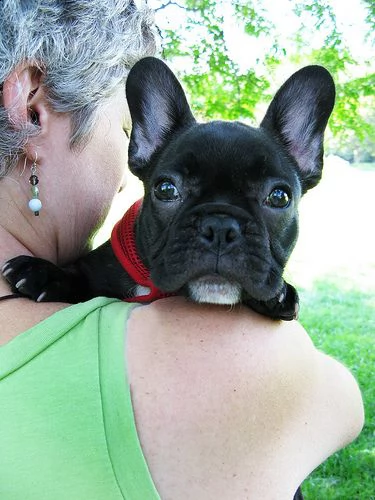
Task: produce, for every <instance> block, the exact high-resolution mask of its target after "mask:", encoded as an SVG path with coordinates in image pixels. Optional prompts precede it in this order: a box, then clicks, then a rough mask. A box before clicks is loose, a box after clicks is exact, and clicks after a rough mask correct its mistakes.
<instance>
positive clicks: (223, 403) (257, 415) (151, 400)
mask: <svg viewBox="0 0 375 500" xmlns="http://www.w3.org/2000/svg"><path fill="white" fill-rule="evenodd" d="M128 334H129V353H128V355H129V362H130V378H131V382H132V384H133V394H134V404H135V410H136V414H138V415H139V425H140V427H141V436H143V438H144V442H143V445H144V447H145V451H146V455H147V454H148V452H149V453H150V455H149V456H152V457H157V456H159V458H160V460H157V459H156V458H155V461H151V464H150V466H151V470H152V471H153V472H154V473H155V474H156V476H158V475H160V477H161V478H164V479H163V480H165V478H166V476H165V475H164V473H165V474H166V471H165V470H164V467H163V466H162V465H160V464H162V463H164V464H165V463H166V462H165V460H166V459H165V457H163V459H161V457H160V450H163V449H167V448H168V450H169V451H168V457H169V458H168V460H167V461H168V465H169V466H170V467H173V468H175V469H176V467H177V465H176V464H181V470H175V474H176V476H175V477H180V478H182V479H181V480H184V478H187V477H188V475H187V474H186V469H184V466H183V464H185V465H186V463H194V459H195V458H194V457H197V456H199V457H201V459H202V463H200V464H198V463H197V464H196V467H193V469H194V470H192V475H194V476H195V475H196V474H198V475H199V470H201V469H202V470H206V469H205V467H206V466H207V467H210V468H211V467H212V469H211V470H215V467H216V468H217V470H220V471H222V472H223V471H224V472H225V477H229V476H231V474H237V476H236V477H237V478H239V477H241V478H242V482H241V481H239V482H238V483H237V484H241V486H239V487H242V488H248V489H249V491H252V492H253V497H254V498H268V496H267V495H266V496H264V495H265V492H264V491H262V489H261V488H262V484H268V485H273V486H272V488H275V490H274V491H275V494H276V497H277V498H288V495H289V494H290V492H291V491H292V490H293V488H294V487H297V486H298V484H299V482H301V481H302V480H303V479H304V478H305V477H306V475H307V474H308V473H309V472H310V471H311V470H313V469H314V468H315V467H316V466H317V465H319V464H320V463H321V462H322V461H323V460H324V459H325V458H326V457H327V456H329V455H330V454H331V453H333V452H334V451H336V450H337V449H339V448H341V447H342V446H344V445H345V444H347V443H348V442H349V441H351V440H352V439H354V438H355V436H356V435H357V434H358V433H359V432H360V429H361V426H362V424H363V407H362V401H361V396H360V392H359V389H358V386H357V383H356V382H355V380H354V378H353V376H352V375H351V374H350V372H349V371H348V370H347V369H346V368H345V367H344V366H343V365H341V364H340V363H338V362H337V361H335V360H333V359H332V358H330V357H328V356H325V355H324V354H322V353H320V352H319V351H318V350H317V349H316V348H315V346H314V344H313V343H312V341H311V339H310V338H309V336H308V334H307V333H306V331H305V329H304V328H303V327H302V326H301V325H300V324H299V323H298V322H295V321H294V322H288V323H286V322H277V321H272V320H269V319H267V318H263V317H262V316H259V315H258V314H256V313H254V312H252V311H249V310H248V309H246V308H236V309H235V310H230V309H228V308H225V307H221V306H220V307H218V306H198V305H195V304H191V303H189V302H187V301H185V300H184V299H181V298H171V299H166V300H162V301H158V302H156V303H154V304H151V305H150V306H146V307H142V308H139V309H136V310H134V311H133V313H132V315H131V319H130V322H129V323H128ZM145 393H147V398H144V394H145ZM137 410H138V411H137ZM343 413H344V414H345V415H343ZM147 415H153V419H152V422H150V421H149V419H148V417H147ZM154 426H156V427H154ZM197 432H198V433H199V436H200V437H199V440H197V439H196V433H197ZM194 436H195V441H193V440H194ZM171 450H174V451H171ZM216 461H217V463H216ZM239 463H241V466H239V465H238V464H239ZM184 471H185V472H184ZM250 471H252V474H255V476H252V475H251V474H249V472H250ZM254 477H257V478H258V479H257V480H254V481H253V480H252V479H251V478H254ZM260 477H262V478H263V480H261V481H259V478H260ZM286 478H288V479H286ZM201 479H202V481H208V479H207V477H206V478H201ZM213 481H214V482H215V484H212V490H210V491H212V495H211V496H210V495H207V496H202V497H201V498H219V497H220V493H221V494H223V492H225V488H233V487H234V484H233V482H231V481H230V482H229V483H228V482H225V481H222V480H221V478H220V477H217V476H215V478H213ZM283 491H284V492H285V496H284V493H282V492H283ZM227 493H228V495H229V496H228V497H226V496H225V494H224V496H222V497H225V498H229V497H230V495H231V493H230V492H229V491H228V492H227ZM232 493H233V492H232ZM268 493H269V492H268ZM268 493H267V494H268ZM215 495H219V496H216V497H215ZM193 496H194V497H195V498H200V496H199V489H197V491H195V492H194V495H193ZM176 498H177V497H176ZM236 498H246V496H243V494H241V493H240V492H238V493H237V496H236Z"/></svg>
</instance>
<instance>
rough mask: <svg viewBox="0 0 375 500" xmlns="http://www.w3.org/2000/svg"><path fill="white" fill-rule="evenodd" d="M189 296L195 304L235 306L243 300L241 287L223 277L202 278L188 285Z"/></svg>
mask: <svg viewBox="0 0 375 500" xmlns="http://www.w3.org/2000/svg"><path fill="white" fill-rule="evenodd" d="M188 291H189V296H190V298H191V299H193V300H194V301H195V302H200V303H207V304H226V305H231V306H232V305H234V304H237V303H238V302H240V300H241V286H240V285H239V283H237V282H235V281H228V280H226V279H224V278H222V277H221V276H202V277H201V278H197V279H195V280H193V281H190V283H188Z"/></svg>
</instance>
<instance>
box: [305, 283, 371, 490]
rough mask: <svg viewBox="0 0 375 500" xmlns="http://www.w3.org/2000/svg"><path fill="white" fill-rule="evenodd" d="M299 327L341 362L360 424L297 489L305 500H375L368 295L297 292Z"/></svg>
mask: <svg viewBox="0 0 375 500" xmlns="http://www.w3.org/2000/svg"><path fill="white" fill-rule="evenodd" d="M300 295H301V318H300V319H301V322H302V324H303V325H304V326H305V328H306V329H307V331H308V332H309V334H310V336H311V338H312V339H313V341H314V343H315V345H316V346H317V347H318V348H319V349H321V350H322V351H324V352H325V353H327V354H330V355H332V356H333V357H335V358H336V359H338V360H340V361H341V362H343V363H344V364H345V365H346V366H347V367H348V368H349V369H350V370H351V372H352V373H353V374H354V376H355V377H356V379H357V380H358V382H359V385H360V387H361V390H362V394H363V398H364V402H365V408H366V424H365V427H364V429H363V431H362V433H361V435H360V436H359V438H358V439H357V440H356V441H355V442H354V443H352V444H351V445H349V446H347V447H346V448H345V449H344V450H341V451H340V452H338V453H336V454H335V455H333V456H332V457H330V458H329V459H328V460H327V461H326V462H325V463H324V464H322V465H321V466H320V467H319V468H318V469H316V470H315V471H314V472H313V473H312V474H311V476H310V477H309V478H308V479H307V480H306V481H305V482H304V484H303V488H302V490H303V493H304V496H305V499H306V500H349V499H350V500H374V499H375V483H374V477H375V447H374V446H375V443H374V435H375V404H374V402H375V384H374V366H375V351H374V326H375V318H374V300H375V299H374V294H373V293H372V294H371V293H369V292H361V291H358V290H357V289H350V288H349V289H348V284H347V282H346V283H345V284H342V283H340V282H339V281H337V280H335V281H319V282H317V283H316V284H315V286H314V287H313V288H312V289H310V290H302V291H300Z"/></svg>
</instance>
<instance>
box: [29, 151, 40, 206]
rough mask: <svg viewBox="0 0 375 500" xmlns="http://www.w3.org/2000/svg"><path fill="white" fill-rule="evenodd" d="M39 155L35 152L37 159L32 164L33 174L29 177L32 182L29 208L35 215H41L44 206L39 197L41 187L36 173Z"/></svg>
mask: <svg viewBox="0 0 375 500" xmlns="http://www.w3.org/2000/svg"><path fill="white" fill-rule="evenodd" d="M36 160H37V155H36V154H35V160H34V161H33V164H32V165H31V168H30V171H31V175H30V178H29V182H30V184H31V195H32V198H31V200H30V201H29V208H30V210H31V211H32V212H34V215H39V210H40V209H41V208H42V202H41V201H40V199H39V188H38V186H37V184H38V183H39V178H38V176H37V175H36V169H37V163H36Z"/></svg>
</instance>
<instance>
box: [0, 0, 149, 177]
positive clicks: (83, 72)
mask: <svg viewBox="0 0 375 500" xmlns="http://www.w3.org/2000/svg"><path fill="white" fill-rule="evenodd" d="M137 3H139V2H137ZM157 47H158V35H157V29H156V28H155V25H154V18H153V13H152V11H151V10H150V9H149V8H148V7H147V6H146V5H145V4H144V2H142V6H141V7H140V8H137V7H136V5H135V2H134V0H1V1H0V92H1V89H2V85H3V82H4V80H5V79H6V77H7V76H8V75H9V73H10V72H11V71H12V70H14V69H15V68H16V67H17V65H18V64H20V63H22V62H24V61H30V62H32V63H33V64H35V65H36V66H37V67H39V68H40V69H41V70H42V71H43V74H44V80H43V85H44V87H45V89H46V94H47V96H48V99H49V103H50V105H51V107H52V109H53V110H55V111H57V112H62V113H71V118H72V135H71V146H72V147H74V146H77V145H78V144H81V143H82V142H83V141H84V140H85V139H87V138H88V137H89V135H90V132H91V131H92V127H93V125H94V123H95V118H96V114H97V113H96V111H97V109H98V108H99V106H100V105H101V104H102V103H103V102H104V101H105V100H106V99H107V98H108V97H109V96H111V95H112V94H113V92H114V91H115V89H116V88H117V87H118V86H119V85H120V84H123V83H124V82H125V79H126V76H127V74H128V72H129V69H130V68H131V67H132V65H133V64H134V63H135V62H136V61H137V60H138V59H140V58H142V57H145V56H147V55H154V54H155V53H156V51H157ZM0 97H1V96H0ZM38 132H39V129H38V126H37V125H32V124H30V125H28V126H25V127H24V128H23V129H22V130H19V129H16V128H14V127H13V126H12V123H11V122H10V120H9V116H8V113H7V110H6V109H4V106H3V105H2V103H1V100H0V177H2V176H4V175H6V174H7V173H8V172H9V170H10V169H11V168H12V167H13V166H14V165H15V164H16V162H17V160H18V158H19V155H20V154H22V153H23V151H24V147H25V145H26V143H27V141H28V138H29V137H30V136H31V135H35V134H37V133H38Z"/></svg>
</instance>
